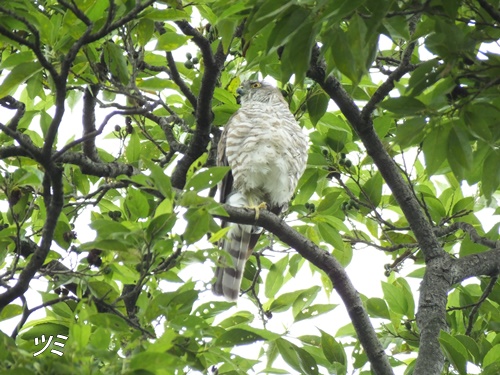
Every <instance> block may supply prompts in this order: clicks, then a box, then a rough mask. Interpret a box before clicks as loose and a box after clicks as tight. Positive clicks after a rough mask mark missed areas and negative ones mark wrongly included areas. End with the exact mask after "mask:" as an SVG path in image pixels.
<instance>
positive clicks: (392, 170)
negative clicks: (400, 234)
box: [307, 47, 451, 375]
mask: <svg viewBox="0 0 500 375" xmlns="http://www.w3.org/2000/svg"><path fill="white" fill-rule="evenodd" d="M319 56H320V54H319V48H318V47H315V48H314V49H313V53H312V58H311V64H310V68H309V70H308V72H307V75H308V77H310V78H312V79H313V80H314V81H316V82H317V83H319V84H320V85H321V87H322V88H323V90H324V91H325V92H326V93H327V94H328V95H329V96H330V98H332V99H333V101H334V102H335V103H336V104H337V105H338V107H339V108H340V110H341V111H342V113H343V114H344V116H345V117H346V118H347V120H348V121H349V122H350V123H351V125H352V127H353V128H354V130H355V131H356V133H357V134H358V135H359V137H360V139H361V141H362V142H363V145H364V146H365V148H366V151H367V153H368V155H369V156H371V158H372V159H373V161H374V163H375V164H376V166H377V168H378V169H379V171H380V173H381V175H382V177H383V178H384V180H385V182H386V183H387V185H388V186H389V188H390V189H391V191H392V193H393V195H394V198H396V201H397V202H398V204H399V206H400V207H401V209H402V211H403V213H404V215H405V217H406V219H407V221H408V223H409V225H410V227H411V229H412V231H413V233H414V234H415V237H416V238H417V241H418V243H419V244H420V247H421V249H422V252H423V254H424V258H425V262H426V265H427V268H426V273H425V275H424V280H423V282H422V288H421V293H420V299H419V307H418V314H417V324H418V326H419V328H420V332H421V335H420V343H421V345H420V352H419V356H418V359H417V365H416V368H415V372H414V373H415V375H417V374H418V375H423V374H425V375H430V374H440V373H441V370H442V368H443V366H444V356H443V354H442V353H441V350H440V345H439V333H440V331H441V330H446V328H447V325H446V318H445V317H446V301H447V293H448V291H449V289H450V287H451V280H450V278H449V277H446V275H447V273H448V271H449V269H450V267H451V264H450V262H451V259H450V258H449V256H448V254H447V253H446V252H445V251H444V250H443V249H442V247H441V245H440V243H439V241H438V239H437V237H436V235H435V234H434V232H433V229H432V226H431V224H430V223H429V221H428V220H427V218H426V216H425V214H424V212H422V209H421V207H420V205H419V202H418V200H417V199H416V198H415V196H414V194H413V192H412V191H411V188H410V187H409V186H408V184H407V183H406V182H405V180H404V179H403V176H402V175H401V172H400V170H399V169H398V167H397V165H396V163H395V162H394V160H392V158H391V157H390V155H389V154H388V153H387V151H386V150H385V147H384V145H383V144H382V142H381V140H380V138H379V137H378V136H377V134H376V133H375V130H374V128H373V122H372V120H371V118H370V117H369V116H362V114H361V112H360V110H359V108H358V107H357V105H356V104H355V103H354V100H353V99H352V98H351V97H350V96H349V94H348V93H347V92H346V91H345V89H344V88H343V87H342V85H341V84H340V82H339V81H338V80H337V79H336V78H334V77H332V76H327V75H326V72H325V63H324V62H323V61H321V60H320V59H319ZM367 112H369V111H367Z"/></svg>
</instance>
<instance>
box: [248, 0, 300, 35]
mask: <svg viewBox="0 0 500 375" xmlns="http://www.w3.org/2000/svg"><path fill="white" fill-rule="evenodd" d="M292 5H293V2H291V1H288V0H267V1H265V2H264V3H263V4H262V5H261V6H259V7H255V8H254V9H255V13H253V14H252V15H251V17H249V19H248V21H247V23H248V25H247V26H246V28H245V29H246V35H245V37H246V38H245V39H247V40H251V38H252V37H253V36H254V35H255V34H257V32H259V31H260V30H261V29H262V28H264V27H266V26H267V25H269V23H270V22H272V20H273V19H275V18H276V16H278V15H280V14H283V13H284V12H285V11H286V10H287V8H289V7H291V6H292Z"/></svg>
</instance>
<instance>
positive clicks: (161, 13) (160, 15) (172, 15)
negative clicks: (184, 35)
mask: <svg viewBox="0 0 500 375" xmlns="http://www.w3.org/2000/svg"><path fill="white" fill-rule="evenodd" d="M144 18H147V19H150V20H153V21H179V20H184V19H188V18H189V15H188V14H187V13H186V12H185V11H184V10H180V9H172V8H170V9H154V10H152V11H150V12H148V13H147V14H146V15H145V16H144Z"/></svg>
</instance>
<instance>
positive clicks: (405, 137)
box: [396, 117, 426, 148]
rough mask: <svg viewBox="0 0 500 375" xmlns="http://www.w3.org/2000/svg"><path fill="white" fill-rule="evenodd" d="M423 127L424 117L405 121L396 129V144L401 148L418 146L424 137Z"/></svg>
mask: <svg viewBox="0 0 500 375" xmlns="http://www.w3.org/2000/svg"><path fill="white" fill-rule="evenodd" d="M425 125H426V121H425V118H424V117H415V118H410V119H406V120H405V122H404V123H403V125H399V126H398V127H397V128H396V141H397V143H398V144H399V145H400V146H401V147H402V148H407V147H410V146H414V145H417V144H419V143H420V142H422V139H423V138H424V136H425V133H424V128H425Z"/></svg>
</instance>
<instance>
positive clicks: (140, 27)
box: [136, 9, 174, 47]
mask: <svg viewBox="0 0 500 375" xmlns="http://www.w3.org/2000/svg"><path fill="white" fill-rule="evenodd" d="M165 10H174V9H165ZM159 11H161V10H159ZM136 27H137V40H138V42H139V44H140V45H141V46H143V47H144V46H145V45H146V44H147V43H148V42H149V41H150V39H151V37H152V36H153V33H154V31H155V23H154V21H153V20H151V19H147V18H141V19H140V20H139V23H138V24H137V26H136Z"/></svg>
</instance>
